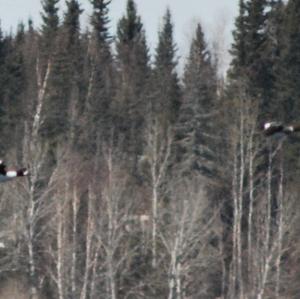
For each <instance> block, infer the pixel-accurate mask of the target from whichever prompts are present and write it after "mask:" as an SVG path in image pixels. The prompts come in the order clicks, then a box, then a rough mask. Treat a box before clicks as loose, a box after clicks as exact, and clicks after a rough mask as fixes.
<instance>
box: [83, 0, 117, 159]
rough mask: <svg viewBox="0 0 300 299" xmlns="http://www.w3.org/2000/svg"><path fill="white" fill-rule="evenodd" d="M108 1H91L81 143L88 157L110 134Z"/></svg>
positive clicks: (96, 150) (110, 95)
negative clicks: (90, 28) (90, 29)
mask: <svg viewBox="0 0 300 299" xmlns="http://www.w3.org/2000/svg"><path fill="white" fill-rule="evenodd" d="M110 2H111V1H107V0H93V1H91V3H92V6H93V14H92V16H91V20H90V22H91V25H92V33H91V36H90V37H89V41H88V43H89V46H88V53H87V60H86V67H85V68H86V70H87V72H86V79H85V80H86V85H87V90H86V102H85V114H84V119H85V122H84V128H83V129H84V131H85V133H84V134H83V136H82V137H83V144H84V149H85V152H86V154H87V155H88V156H94V155H95V154H96V153H98V154H99V146H100V140H101V141H104V140H105V139H106V138H107V137H108V136H110V130H111V123H110V119H111V118H110V115H111V112H110V109H111V102H112V98H113V93H114V78H113V74H114V71H113V58H112V54H111V47H110V44H111V36H110V35H109V32H108V31H109V30H108V26H109V18H108V13H109V5H110Z"/></svg>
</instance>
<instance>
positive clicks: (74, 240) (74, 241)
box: [71, 186, 79, 297]
mask: <svg viewBox="0 0 300 299" xmlns="http://www.w3.org/2000/svg"><path fill="white" fill-rule="evenodd" d="M78 200H79V199H78V196H77V191H76V187H75V186H73V194H72V264H71V292H72V295H73V296H74V297H75V295H76V291H77V289H76V264H77V263H76V261H77V255H76V248H77V211H78V206H77V205H78Z"/></svg>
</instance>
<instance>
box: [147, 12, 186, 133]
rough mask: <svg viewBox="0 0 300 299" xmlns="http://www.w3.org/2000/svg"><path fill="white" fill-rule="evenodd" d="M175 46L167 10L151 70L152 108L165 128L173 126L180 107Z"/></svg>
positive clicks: (169, 15)
mask: <svg viewBox="0 0 300 299" xmlns="http://www.w3.org/2000/svg"><path fill="white" fill-rule="evenodd" d="M175 55H176V45H175V43H174V40H173V24H172V20H171V12H170V10H169V9H167V11H166V13H165V15H164V18H163V26H162V29H161V31H160V32H159V39H158V46H157V48H156V53H155V61H154V70H153V80H152V81H153V90H154V93H153V95H154V97H153V108H154V112H155V114H157V115H160V118H161V121H162V123H164V122H165V125H164V126H165V127H168V126H169V125H170V124H174V123H175V121H176V119H177V115H178V110H179V106H180V87H179V80H178V75H177V72H176V67H177V60H176V57H175Z"/></svg>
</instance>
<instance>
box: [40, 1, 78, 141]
mask: <svg viewBox="0 0 300 299" xmlns="http://www.w3.org/2000/svg"><path fill="white" fill-rule="evenodd" d="M56 3H57V2H56V1H50V2H49V3H48V6H45V5H44V9H46V8H47V10H46V11H47V12H48V13H49V14H50V12H51V13H52V14H54V13H55V14H54V15H52V14H51V15H50V16H48V18H44V24H43V28H44V32H45V36H44V40H46V41H48V39H47V38H46V37H47V36H48V37H50V36H51V34H52V38H54V39H55V40H54V43H55V44H56V46H54V47H53V48H52V50H51V51H50V52H49V53H48V54H49V55H50V56H49V57H51V73H50V76H49V84H48V89H47V96H46V102H45V105H44V109H43V113H44V118H45V121H44V123H43V127H42V128H41V134H42V135H43V136H44V137H45V138H46V139H48V140H49V141H50V140H51V142H54V143H56V142H57V141H58V139H59V138H61V137H64V138H65V137H66V134H67V133H68V130H69V129H70V118H69V117H68V115H69V108H70V105H71V103H72V104H73V102H72V101H71V97H77V100H76V101H77V102H78V84H79V78H80V61H81V59H80V54H81V50H80V25H79V17H80V14H81V12H82V11H81V9H80V6H79V3H78V1H76V0H72V1H67V2H66V4H67V11H66V13H65V14H64V21H63V24H62V26H61V27H60V28H57V25H58V24H57V22H55V20H58V19H57V18H56V17H55V15H56V14H57V9H56V8H54V5H55V4H56ZM51 4H52V6H51ZM49 6H50V7H51V9H50V8H49ZM49 26H53V27H49ZM76 94H77V95H76ZM76 101H75V102H76Z"/></svg>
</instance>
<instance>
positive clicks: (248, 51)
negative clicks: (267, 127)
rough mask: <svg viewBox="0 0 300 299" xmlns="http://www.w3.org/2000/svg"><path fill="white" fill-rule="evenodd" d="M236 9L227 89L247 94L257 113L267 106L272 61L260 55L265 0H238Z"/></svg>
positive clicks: (263, 47)
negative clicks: (237, 14)
mask: <svg viewBox="0 0 300 299" xmlns="http://www.w3.org/2000/svg"><path fill="white" fill-rule="evenodd" d="M239 5H240V12H239V16H238V17H237V19H236V29H235V31H234V32H233V36H234V44H233V45H232V50H231V54H232V56H233V59H232V63H231V69H230V71H229V78H230V79H231V80H232V81H231V88H235V89H237V90H238V89H239V90H240V91H239V92H242V91H241V89H243V92H244V93H245V94H247V96H248V98H249V99H251V101H254V102H255V105H258V107H259V110H260V115H261V116H262V115H265V114H266V113H268V111H269V109H270V101H271V99H272V95H273V88H274V81H273V80H272V68H273V63H274V62H273V60H271V59H270V57H267V56H265V55H264V53H265V51H266V48H267V47H268V43H267V34H266V25H267V24H266V20H267V9H268V8H269V3H268V1H266V0H252V1H247V2H246V3H245V2H244V1H243V0H240V4H239Z"/></svg>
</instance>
